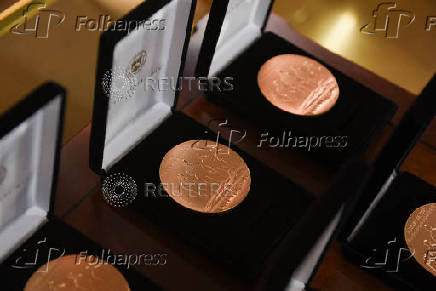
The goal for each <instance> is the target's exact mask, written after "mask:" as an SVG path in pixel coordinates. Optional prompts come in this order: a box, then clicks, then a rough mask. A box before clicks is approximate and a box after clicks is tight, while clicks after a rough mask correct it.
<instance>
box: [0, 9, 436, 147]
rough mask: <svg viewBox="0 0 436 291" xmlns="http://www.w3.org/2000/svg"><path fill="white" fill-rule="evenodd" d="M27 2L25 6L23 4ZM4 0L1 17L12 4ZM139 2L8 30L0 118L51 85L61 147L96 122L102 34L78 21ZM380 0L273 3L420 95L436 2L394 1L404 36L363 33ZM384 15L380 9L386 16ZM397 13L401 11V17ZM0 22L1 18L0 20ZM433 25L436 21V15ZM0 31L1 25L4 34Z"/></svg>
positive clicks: (430, 67) (304, 28) (307, 29)
mask: <svg viewBox="0 0 436 291" xmlns="http://www.w3.org/2000/svg"><path fill="white" fill-rule="evenodd" d="M24 1H25V0H24ZM11 2H13V1H11V0H0V11H2V10H3V9H5V8H6V7H8V6H9V5H10V4H11ZM140 2H142V1H139V0H124V1H122V0H70V1H66V0H58V1H56V2H55V3H53V4H51V5H50V9H55V10H59V11H62V12H63V13H65V15H66V19H65V22H64V23H63V24H62V25H59V26H58V27H54V28H52V29H51V30H50V34H49V37H48V38H47V39H37V38H35V36H34V35H32V34H29V35H16V34H12V33H9V32H6V33H4V34H3V36H2V37H0V43H1V45H0V56H1V57H0V68H1V70H2V73H1V75H0V88H1V98H0V112H3V111H4V110H6V109H7V108H9V107H10V106H12V105H13V104H15V103H16V102H17V101H18V100H19V99H20V98H22V97H24V96H25V95H26V94H27V93H29V92H30V91H31V90H32V88H34V87H36V86H38V85H39V84H41V83H42V82H44V81H46V80H53V81H56V82H58V83H60V84H62V85H63V86H65V87H66V88H67V90H68V103H67V116H66V129H65V137H64V141H67V140H69V139H70V138H71V137H72V136H74V134H76V133H77V132H78V131H79V130H80V129H81V128H83V127H84V126H86V125H87V124H88V123H89V122H90V120H91V112H92V104H93V96H94V78H95V64H96V58H97V47H98V39H99V35H100V32H91V31H84V30H82V31H75V29H74V27H75V24H76V17H77V16H87V17H88V18H95V19H98V17H99V15H101V14H109V15H111V18H112V19H116V18H119V17H121V16H122V15H123V14H125V13H126V12H127V11H129V10H131V9H132V8H134V7H135V6H136V5H137V4H138V3H140ZM380 3H383V2H382V1H377V0H369V1H361V0H329V1H324V0H295V1H289V0H276V1H275V4H274V7H273V12H274V13H276V14H278V15H280V16H282V17H283V18H285V19H286V20H287V21H288V22H289V23H290V25H291V26H292V28H293V29H295V30H297V31H299V32H301V33H302V34H304V35H306V36H308V37H309V38H311V39H313V40H314V41H315V42H318V43H319V44H321V45H322V46H324V47H326V48H327V49H329V50H331V51H333V52H335V53H337V54H340V55H342V56H343V57H344V58H346V59H349V60H351V61H353V62H355V63H357V64H359V65H361V66H363V67H365V68H366V69H368V70H370V71H373V72H375V73H376V74H378V75H379V76H381V77H383V78H385V79H387V80H389V81H391V82H392V83H395V84H397V85H399V86H401V87H403V88H405V89H406V90H408V91H410V92H411V93H413V94H418V93H419V92H420V91H421V89H422V88H423V86H424V85H425V84H426V82H427V81H428V80H429V78H430V77H431V75H432V74H433V73H434V72H435V71H436V58H435V55H434V54H435V51H436V25H434V26H432V27H431V30H430V31H426V20H427V17H428V16H436V2H435V1H432V0H413V1H412V0H402V1H396V4H397V7H396V8H395V9H396V10H404V11H407V12H408V13H409V14H410V15H414V16H415V19H414V21H413V22H412V23H411V24H410V25H408V26H406V24H407V22H408V21H409V19H408V18H407V17H403V18H401V19H400V22H399V26H400V30H399V37H398V38H386V37H385V36H384V34H383V33H382V32H380V33H377V34H373V35H371V34H364V33H362V32H360V28H361V27H362V26H364V25H365V24H368V23H371V21H372V20H373V17H372V15H373V10H375V9H376V7H377V5H378V4H380ZM210 4H211V0H198V5H197V11H196V17H195V21H197V20H198V19H199V18H201V17H202V16H203V15H205V14H206V13H207V12H208V10H209V7H210ZM382 13H383V11H381V10H380V11H379V14H382ZM396 13H398V12H396ZM1 19H2V17H1V16H0V21H1ZM434 22H435V24H436V17H435V21H434ZM1 27H2V26H1V25H0V28H1Z"/></svg>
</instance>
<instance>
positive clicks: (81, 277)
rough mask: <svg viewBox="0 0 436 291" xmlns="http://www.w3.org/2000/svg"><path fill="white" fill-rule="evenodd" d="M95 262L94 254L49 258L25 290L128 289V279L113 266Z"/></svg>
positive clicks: (101, 290) (115, 290)
mask: <svg viewBox="0 0 436 291" xmlns="http://www.w3.org/2000/svg"><path fill="white" fill-rule="evenodd" d="M76 257H77V260H76ZM91 258H92V259H91ZM96 261H97V258H96V257H91V256H89V257H88V258H87V259H86V260H85V259H84V258H80V256H78V255H77V256H76V255H69V256H65V257H61V258H59V259H56V260H53V261H50V262H49V263H48V268H47V266H46V265H43V266H41V267H40V268H39V269H38V271H36V272H35V273H33V275H32V277H30V279H29V280H28V281H27V283H26V286H25V287H24V291H49V290H50V291H77V290H87V291H130V287H129V284H128V282H127V281H126V279H125V278H124V276H123V275H122V274H121V273H120V272H119V271H118V270H117V269H116V268H115V267H114V266H112V265H110V264H103V262H102V261H101V260H100V261H98V263H95V262H96ZM46 270H48V271H46Z"/></svg>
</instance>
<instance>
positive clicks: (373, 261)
mask: <svg viewBox="0 0 436 291" xmlns="http://www.w3.org/2000/svg"><path fill="white" fill-rule="evenodd" d="M435 114H436V76H433V78H432V79H431V80H430V82H429V83H428V84H427V86H426V88H425V89H424V90H423V91H422V93H421V94H420V95H419V96H418V97H417V98H416V100H415V101H414V103H413V104H412V106H411V107H410V108H409V110H408V111H407V112H406V113H405V115H404V116H403V117H402V119H401V121H400V123H399V124H398V126H397V127H396V128H395V130H394V132H393V134H392V136H391V137H390V140H389V141H388V142H387V143H386V144H385V146H384V148H383V149H382V151H381V152H380V154H379V156H378V157H377V159H376V161H375V164H374V173H373V175H372V177H371V179H370V181H369V183H368V185H367V187H366V188H365V189H364V190H363V195H362V196H361V197H360V198H359V200H358V202H357V203H356V207H355V209H354V211H353V215H352V216H351V217H350V220H349V221H348V222H347V225H346V227H345V230H344V231H343V233H341V235H340V237H341V241H342V242H343V244H344V251H345V254H347V255H348V256H349V257H350V258H351V259H352V260H353V261H354V262H355V263H356V264H358V265H360V266H362V267H363V268H365V269H367V270H369V271H372V272H374V273H375V274H376V275H377V276H379V277H380V278H383V279H386V280H388V281H390V282H391V283H392V284H394V285H395V286H396V287H397V288H400V289H401V290H403V289H404V290H428V286H432V285H434V284H435V282H436V279H435V276H434V275H433V274H432V273H431V272H430V271H428V270H425V268H424V267H423V266H424V265H427V266H428V268H429V269H433V268H434V262H433V260H432V258H431V257H432V255H431V254H432V251H433V250H432V248H431V247H430V246H431V245H432V244H433V243H435V241H434V239H433V237H432V235H431V234H432V232H431V231H430V230H429V231H427V232H426V231H425V229H426V227H429V228H431V227H432V225H433V224H436V221H435V220H434V216H433V213H434V211H433V210H432V206H431V205H432V203H435V202H436V188H435V186H434V185H431V184H429V183H427V182H425V181H423V180H422V179H420V178H418V177H416V176H415V175H413V174H411V173H408V172H402V171H400V167H401V165H402V164H403V162H404V161H405V160H406V158H407V157H408V156H409V154H410V152H411V151H412V150H413V149H414V148H415V146H416V144H417V142H418V141H419V139H420V137H421V135H422V134H423V133H424V131H425V129H426V128H427V127H428V126H429V124H430V123H431V121H432V120H433V118H434V116H435ZM422 207H423V208H422ZM417 209H420V210H419V211H418V212H416V213H418V214H416V213H415V214H416V216H415V214H413V215H412V213H414V212H415V211H416V210H417ZM423 213H427V214H425V215H423ZM412 217H415V218H412ZM408 241H409V242H408ZM429 247H430V248H429ZM414 254H416V255H414Z"/></svg>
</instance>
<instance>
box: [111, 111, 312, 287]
mask: <svg viewBox="0 0 436 291" xmlns="http://www.w3.org/2000/svg"><path fill="white" fill-rule="evenodd" d="M205 131H206V128H205V127H203V126H202V125H200V124H199V123H197V122H195V121H194V120H192V119H190V118H189V117H187V116H185V115H183V114H182V113H178V112H176V113H174V114H173V115H172V116H171V117H170V118H169V119H167V120H166V121H165V122H164V123H163V124H162V125H161V126H160V127H159V128H157V129H156V130H155V131H154V132H153V133H152V134H151V135H150V136H148V137H147V138H146V139H145V140H144V141H143V142H142V143H141V144H140V145H138V146H137V147H136V148H135V149H134V150H132V151H131V152H130V153H129V154H128V155H127V156H126V157H124V158H123V159H122V160H121V161H120V162H119V163H117V164H116V165H115V166H114V167H113V168H112V169H111V173H114V172H123V173H127V174H128V175H130V176H132V177H133V178H134V179H135V180H136V183H137V184H138V190H139V195H138V198H137V199H136V200H135V202H134V205H133V207H134V208H136V209H137V210H139V211H140V212H141V213H142V214H143V215H144V216H146V217H148V218H149V219H150V220H152V221H153V222H154V223H156V224H158V225H160V226H162V227H164V228H165V229H167V230H169V231H170V232H172V233H174V234H176V235H177V236H178V237H180V238H181V239H182V240H184V241H186V242H188V243H189V244H191V245H192V246H193V247H195V248H196V249H197V250H199V251H200V252H203V253H204V254H206V255H208V256H210V257H212V258H213V259H215V260H216V261H217V262H218V263H221V264H223V265H225V266H226V267H227V268H230V269H231V270H232V272H236V273H238V274H239V275H241V276H242V277H245V278H249V277H253V276H255V275H256V274H257V273H258V272H259V271H260V270H261V268H262V264H263V261H264V258H265V256H266V255H267V254H268V253H269V252H270V251H271V249H272V248H273V247H274V246H275V245H276V244H277V242H278V241H279V240H280V239H281V238H282V237H283V235H284V234H285V233H286V232H288V231H289V230H290V229H291V228H292V226H293V225H294V224H295V223H296V222H297V221H298V220H299V219H300V218H301V217H302V215H303V214H304V213H305V212H306V210H307V208H308V207H309V206H310V205H311V203H312V200H313V197H311V196H310V195H309V194H308V193H307V192H305V191H304V190H303V189H302V188H300V187H299V186H297V185H295V184H293V183H292V182H291V181H289V180H288V179H286V178H285V177H283V176H281V175H279V174H278V173H277V172H275V171H273V170H272V169H270V168H268V167H266V166H265V165H263V164H260V163H259V162H257V161H256V160H254V159H253V158H251V157H250V156H248V155H247V154H246V153H244V152H242V151H240V150H239V149H237V148H236V147H235V146H232V148H233V150H235V151H236V152H238V153H239V155H240V156H241V157H242V158H243V159H244V161H245V162H246V164H247V166H248V168H249V169H250V173H251V187H250V192H249V194H248V196H247V197H246V199H245V200H244V201H243V202H242V203H241V204H240V205H239V206H237V207H236V208H234V209H232V210H230V211H227V212H225V213H221V214H212V215H207V214H202V213H198V212H194V211H192V210H189V209H186V208H184V207H182V206H180V205H179V204H177V203H175V202H174V201H173V200H172V199H171V198H169V197H156V198H153V197H149V198H145V195H143V193H144V185H145V183H154V184H155V185H159V183H160V178H159V166H160V163H161V161H162V158H163V157H164V155H165V154H166V153H167V152H168V151H169V150H170V149H171V148H173V147H174V146H175V145H177V144H180V143H182V142H185V141H187V140H199V139H210V140H215V139H216V135H214V134H213V133H209V134H206V133H205ZM220 142H221V143H222V144H227V143H226V142H225V141H220Z"/></svg>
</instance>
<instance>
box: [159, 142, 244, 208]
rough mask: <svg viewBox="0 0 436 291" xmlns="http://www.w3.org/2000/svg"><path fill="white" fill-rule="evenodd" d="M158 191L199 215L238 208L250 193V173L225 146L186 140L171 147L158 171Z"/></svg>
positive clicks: (242, 161) (241, 161)
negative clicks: (162, 190)
mask: <svg viewBox="0 0 436 291" xmlns="http://www.w3.org/2000/svg"><path fill="white" fill-rule="evenodd" d="M159 175H160V180H161V183H162V187H163V188H164V189H165V191H166V192H167V193H168V195H169V196H170V197H171V198H173V199H174V200H175V201H176V202H177V203H179V204H181V205H182V206H184V207H186V208H190V209H193V210H195V211H199V212H203V213H219V212H224V211H227V210H229V209H231V208H234V207H235V206H237V205H238V204H240V203H241V202H242V201H243V200H244V198H245V197H246V196H247V194H248V192H249V191H250V182H251V180H250V170H249V169H248V167H247V165H246V164H245V162H244V160H243V159H242V158H241V157H240V156H239V155H238V154H237V153H236V152H235V151H233V150H232V149H230V148H229V147H227V146H224V145H221V144H217V143H216V142H213V141H206V140H200V141H196V140H189V141H186V142H184V143H181V144H179V145H176V146H175V147H173V148H172V149H171V150H170V151H169V152H168V153H167V154H166V155H165V156H164V158H163V159H162V163H161V164H160V169H159Z"/></svg>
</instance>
